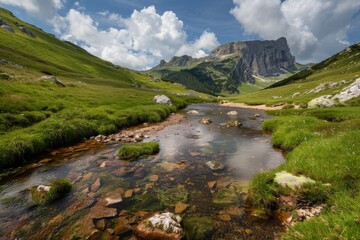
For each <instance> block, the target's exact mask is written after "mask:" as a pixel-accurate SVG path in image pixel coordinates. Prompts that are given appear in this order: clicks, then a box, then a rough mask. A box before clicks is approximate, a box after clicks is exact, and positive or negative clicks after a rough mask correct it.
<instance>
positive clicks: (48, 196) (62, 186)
mask: <svg viewBox="0 0 360 240" xmlns="http://www.w3.org/2000/svg"><path fill="white" fill-rule="evenodd" d="M71 189H72V184H71V183H70V182H69V181H68V180H67V179H63V178H60V179H54V180H52V181H51V182H50V190H49V191H48V192H46V191H38V190H37V187H33V188H31V190H30V192H31V197H32V201H33V203H35V204H37V205H45V204H48V203H50V202H53V201H55V200H57V199H60V198H62V197H64V196H66V195H67V194H68V193H69V192H70V191H71Z"/></svg>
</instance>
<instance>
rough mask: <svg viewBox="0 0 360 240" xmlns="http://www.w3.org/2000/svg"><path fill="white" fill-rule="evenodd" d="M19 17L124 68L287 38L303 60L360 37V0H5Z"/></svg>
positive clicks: (325, 54) (311, 59) (313, 59)
mask: <svg viewBox="0 0 360 240" xmlns="http://www.w3.org/2000/svg"><path fill="white" fill-rule="evenodd" d="M0 6H1V7H4V8H7V9H9V10H10V11H12V12H13V13H14V14H15V15H16V16H17V17H19V18H20V19H22V20H24V21H26V22H29V23H31V24H34V25H36V26H38V27H40V28H42V29H44V30H45V31H46V32H49V33H53V34H55V35H56V36H57V37H59V38H60V39H63V40H67V41H71V42H73V43H75V44H77V45H79V46H81V47H83V48H84V49H86V50H87V51H88V52H90V53H92V54H94V55H96V56H98V57H101V58H103V59H105V60H108V61H111V62H113V63H114V64H118V65H121V66H124V67H128V68H131V69H136V70H145V69H149V68H151V67H153V66H155V65H157V64H158V63H159V62H160V60H161V59H165V60H167V61H168V60H169V59H171V57H173V56H175V55H176V56H181V55H185V54H186V55H190V56H193V57H204V56H206V55H208V54H209V53H210V52H211V51H212V50H213V49H214V48H216V47H217V46H219V45H220V44H224V43H228V42H235V41H248V40H276V39H278V38H280V37H286V38H287V40H288V44H289V47H290V49H291V52H292V54H293V55H294V56H295V57H296V60H297V61H298V62H301V63H310V62H319V61H321V60H324V59H326V58H327V57H330V56H331V55H333V54H334V53H336V52H338V51H340V50H342V49H344V48H345V47H347V46H348V45H350V44H353V43H356V42H359V41H360V1H359V0H341V1H339V0H206V1H205V0H191V1H190V0H181V1H180V0H101V1H98V0H21V1H15V0H0Z"/></svg>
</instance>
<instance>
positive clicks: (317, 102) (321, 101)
mask: <svg viewBox="0 0 360 240" xmlns="http://www.w3.org/2000/svg"><path fill="white" fill-rule="evenodd" d="M331 97H332V96H331V95H325V96H321V97H318V98H315V99H313V100H311V101H310V102H309V103H308V108H323V107H333V106H335V105H336V102H335V101H334V100H333V99H331Z"/></svg>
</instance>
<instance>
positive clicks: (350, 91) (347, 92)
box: [332, 78, 360, 103]
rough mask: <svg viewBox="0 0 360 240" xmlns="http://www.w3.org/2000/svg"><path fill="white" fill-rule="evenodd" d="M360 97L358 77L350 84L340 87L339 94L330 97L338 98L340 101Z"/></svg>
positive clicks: (359, 79)
mask: <svg viewBox="0 0 360 240" xmlns="http://www.w3.org/2000/svg"><path fill="white" fill-rule="evenodd" d="M357 97H360V78H358V79H356V80H355V81H354V82H353V83H352V84H350V85H349V86H347V87H345V88H343V89H342V91H341V92H340V93H339V94H336V95H335V96H334V97H332V99H333V100H338V101H339V102H341V103H344V102H346V101H347V100H350V99H353V98H357Z"/></svg>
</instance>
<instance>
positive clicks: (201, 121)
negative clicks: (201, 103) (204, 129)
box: [199, 118, 212, 124]
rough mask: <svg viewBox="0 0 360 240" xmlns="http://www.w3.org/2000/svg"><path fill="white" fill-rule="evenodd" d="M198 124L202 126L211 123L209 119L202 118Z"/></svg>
mask: <svg viewBox="0 0 360 240" xmlns="http://www.w3.org/2000/svg"><path fill="white" fill-rule="evenodd" d="M199 122H200V123H202V124H210V123H212V120H211V119H210V118H203V119H201V120H200V121H199Z"/></svg>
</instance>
